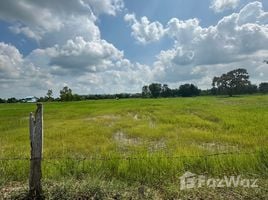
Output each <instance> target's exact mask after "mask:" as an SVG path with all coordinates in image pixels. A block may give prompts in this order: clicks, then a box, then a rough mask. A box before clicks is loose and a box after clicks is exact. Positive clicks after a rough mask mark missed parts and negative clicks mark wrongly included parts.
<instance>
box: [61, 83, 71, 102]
mask: <svg viewBox="0 0 268 200" xmlns="http://www.w3.org/2000/svg"><path fill="white" fill-rule="evenodd" d="M60 99H61V101H72V100H73V94H72V90H71V89H70V88H68V87H67V86H65V87H64V88H63V89H62V90H61V91H60Z"/></svg>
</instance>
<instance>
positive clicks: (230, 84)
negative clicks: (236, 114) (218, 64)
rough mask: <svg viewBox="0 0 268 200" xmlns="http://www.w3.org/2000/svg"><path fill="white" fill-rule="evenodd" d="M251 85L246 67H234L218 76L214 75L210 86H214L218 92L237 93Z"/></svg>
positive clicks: (231, 94) (230, 94)
mask: <svg viewBox="0 0 268 200" xmlns="http://www.w3.org/2000/svg"><path fill="white" fill-rule="evenodd" d="M249 85H251V83H250V81H249V75H248V72H247V70H246V69H241V68H240V69H235V70H232V71H230V72H228V73H227V74H222V75H221V76H220V77H214V78H213V81H212V86H213V87H216V88H217V90H218V92H219V93H220V94H228V95H229V96H233V94H239V93H241V91H243V90H245V88H246V87H247V86H249Z"/></svg>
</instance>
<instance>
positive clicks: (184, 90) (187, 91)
mask: <svg viewBox="0 0 268 200" xmlns="http://www.w3.org/2000/svg"><path fill="white" fill-rule="evenodd" d="M179 94H180V96H182V97H192V96H198V95H199V94H200V90H199V89H198V88H197V87H196V86H195V85H193V84H188V83H187V84H184V85H181V86H180V87H179Z"/></svg>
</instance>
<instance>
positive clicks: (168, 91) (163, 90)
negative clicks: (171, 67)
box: [161, 84, 172, 97]
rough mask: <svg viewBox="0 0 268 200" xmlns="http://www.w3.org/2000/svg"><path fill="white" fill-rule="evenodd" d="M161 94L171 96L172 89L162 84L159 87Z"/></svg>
mask: <svg viewBox="0 0 268 200" xmlns="http://www.w3.org/2000/svg"><path fill="white" fill-rule="evenodd" d="M161 96H162V97H171V96H172V90H171V89H170V88H169V87H168V85H167V84H164V85H163V86H162V88H161Z"/></svg>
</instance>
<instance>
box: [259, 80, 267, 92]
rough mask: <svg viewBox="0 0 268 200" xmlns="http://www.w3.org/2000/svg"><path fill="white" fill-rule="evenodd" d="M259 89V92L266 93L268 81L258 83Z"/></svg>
mask: <svg viewBox="0 0 268 200" xmlns="http://www.w3.org/2000/svg"><path fill="white" fill-rule="evenodd" d="M259 91H260V92H261V93H268V82H263V83H260V85H259Z"/></svg>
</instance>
